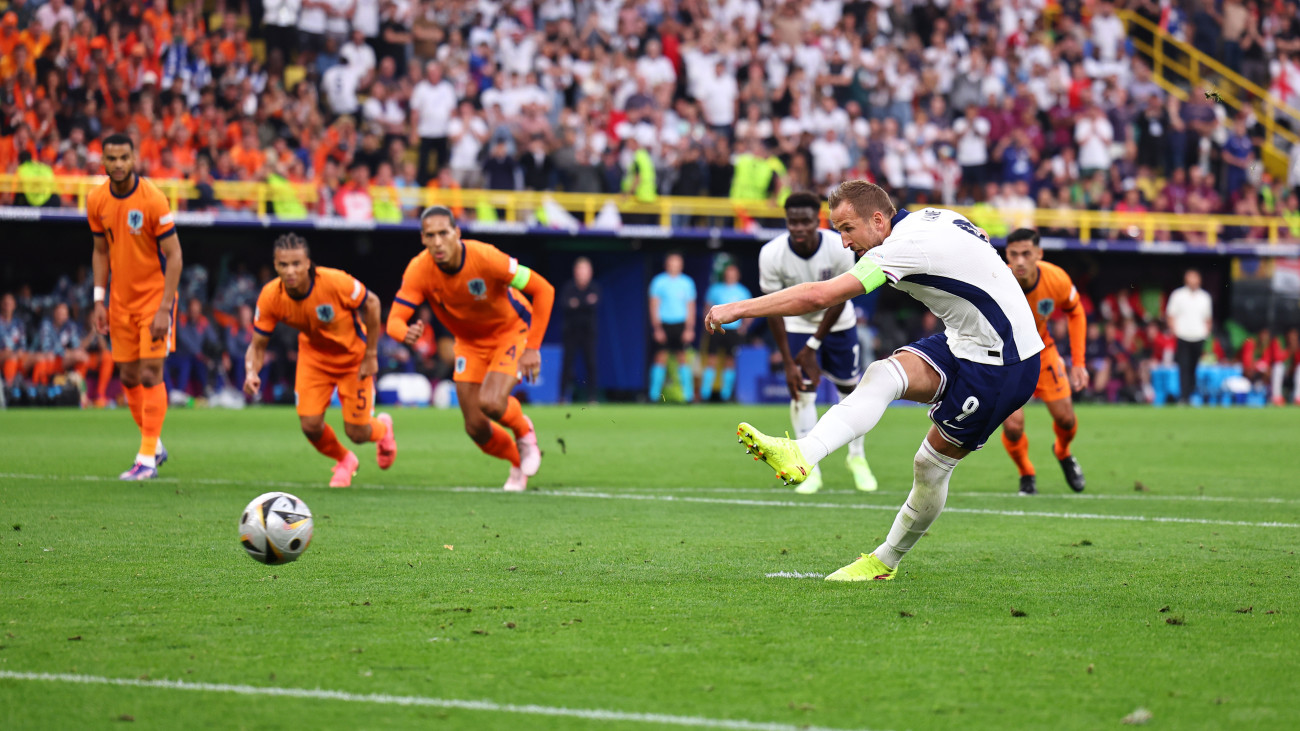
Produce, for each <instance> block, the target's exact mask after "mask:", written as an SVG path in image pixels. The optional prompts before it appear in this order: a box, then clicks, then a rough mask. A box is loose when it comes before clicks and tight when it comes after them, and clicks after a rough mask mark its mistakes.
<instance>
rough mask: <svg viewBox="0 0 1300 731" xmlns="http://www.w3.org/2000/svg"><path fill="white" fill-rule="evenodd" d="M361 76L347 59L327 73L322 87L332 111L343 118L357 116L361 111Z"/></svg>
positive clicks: (340, 60)
mask: <svg viewBox="0 0 1300 731" xmlns="http://www.w3.org/2000/svg"><path fill="white" fill-rule="evenodd" d="M361 76H362V75H361V74H360V73H358V72H357V70H356V69H354V68H352V64H351V62H349V61H348V59H347V58H346V57H340V58H339V62H338V63H337V64H335V65H334V66H332V67H330V70H329V71H326V72H325V75H324V76H322V77H321V80H320V85H321V88H322V89H323V90H324V91H325V98H326V100H327V101H328V102H329V105H330V111H332V112H334V114H336V115H340V116H341V115H344V114H348V115H352V114H356V113H357V112H358V111H359V110H360V109H361V102H360V101H358V100H357V87H358V86H359V85H360V84H361Z"/></svg>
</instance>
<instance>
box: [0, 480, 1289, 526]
mask: <svg viewBox="0 0 1300 731" xmlns="http://www.w3.org/2000/svg"><path fill="white" fill-rule="evenodd" d="M0 479H18V480H71V481H76V482H117V481H118V480H117V479H116V478H111V477H105V476H103V475H35V474H24V473H0ZM152 482H160V483H164V484H193V485H233V486H242V487H255V488H258V489H261V490H264V489H265V488H268V487H272V488H283V489H295V490H301V489H304V488H306V489H315V488H322V487H324V486H323V485H321V484H320V483H317V482H272V481H262V482H253V481H251V480H225V479H207V478H194V479H185V480H178V479H176V478H174V477H163V478H155V479H154V480H152ZM359 488H360V489H362V490H410V491H418V492H444V493H484V494H493V495H500V494H503V492H502V490H501V488H499V487H431V486H428V485H361V486H359ZM598 489H600V488H588V489H569V490H533V491H529V492H527V493H525V494H526V495H532V496H534V497H537V498H557V497H559V498H564V497H568V498H585V499H588V500H638V501H643V502H644V501H648V502H668V503H672V502H676V503H696V504H703V505H739V506H743V507H751V508H804V509H820V510H883V511H887V512H897V511H898V506H897V505H896V504H891V505H873V504H870V503H814V502H803V501H798V500H747V499H741V498H712V497H698V496H693V495H663V494H659V495H653V494H645V493H635V492H626V493H612V492H594V491H593V490H598ZM943 512H945V513H956V514H961V515H996V516H999V517H1004V518H1058V519H1062V520H1116V521H1121V522H1129V523H1181V524H1185V525H1222V526H1236V527H1242V528H1292V529H1295V528H1300V523H1281V522H1277V521H1263V522H1256V521H1249V520H1220V519H1212V518H1180V517H1174V516H1162V515H1107V514H1105V513H1070V512H1055V511H1049V510H993V509H991V508H954V507H945V508H944V510H943Z"/></svg>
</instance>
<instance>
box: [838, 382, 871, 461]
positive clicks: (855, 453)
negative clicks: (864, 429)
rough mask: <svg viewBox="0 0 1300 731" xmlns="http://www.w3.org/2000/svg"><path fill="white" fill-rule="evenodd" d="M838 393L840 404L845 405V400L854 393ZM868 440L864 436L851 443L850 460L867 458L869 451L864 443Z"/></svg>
mask: <svg viewBox="0 0 1300 731" xmlns="http://www.w3.org/2000/svg"><path fill="white" fill-rule="evenodd" d="M837 393H839V394H840V403H844V399H846V398H848V397H849V396H850V395H852V394H853V392H852V391H849V392H848V393H843V392H837ZM866 438H867V437H866V435H865V434H864V435H862V436H860V437H856V438H854V439H853V440H852V441H850V442H849V459H853V458H854V457H866V456H867V450H866V448H865V447H863V446H862V442H863V441H865V440H866Z"/></svg>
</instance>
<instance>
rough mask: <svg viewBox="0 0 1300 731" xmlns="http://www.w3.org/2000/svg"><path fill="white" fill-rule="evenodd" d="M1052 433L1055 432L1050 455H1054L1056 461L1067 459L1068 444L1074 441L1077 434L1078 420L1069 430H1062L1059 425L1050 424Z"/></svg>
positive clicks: (1068, 452)
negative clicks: (1054, 440) (1054, 441)
mask: <svg viewBox="0 0 1300 731" xmlns="http://www.w3.org/2000/svg"><path fill="white" fill-rule="evenodd" d="M1052 431H1054V432H1056V443H1055V444H1053V445H1052V454H1055V455H1056V458H1057V459H1065V458H1066V457H1069V456H1070V442H1072V441H1074V435H1075V434H1078V433H1079V422H1078V420H1076V421H1075V422H1074V426H1072V427H1070V428H1069V429H1062V428H1061V426H1060V425H1059V424H1057V423H1056V422H1052Z"/></svg>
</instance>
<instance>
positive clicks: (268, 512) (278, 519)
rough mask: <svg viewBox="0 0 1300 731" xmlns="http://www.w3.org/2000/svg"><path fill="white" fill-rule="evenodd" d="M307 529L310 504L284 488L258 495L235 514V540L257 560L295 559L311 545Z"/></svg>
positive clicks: (268, 562) (287, 561)
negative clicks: (237, 525) (236, 521)
mask: <svg viewBox="0 0 1300 731" xmlns="http://www.w3.org/2000/svg"><path fill="white" fill-rule="evenodd" d="M311 533H312V518H311V508H309V507H307V503H304V502H303V501H302V500H299V499H298V498H297V497H294V496H293V495H290V494H289V493H287V492H268V493H266V494H265V495H258V496H257V497H255V498H253V502H251V503H249V504H248V507H246V508H244V513H243V515H241V516H240V518H239V543H240V545H242V546H243V547H244V550H245V551H248V555H249V556H252V557H253V560H254V561H258V562H260V563H266V564H282V563H289V562H290V561H296V560H297V559H298V557H299V556H301V555H302V554H303V551H306V550H307V546H310V545H311Z"/></svg>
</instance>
